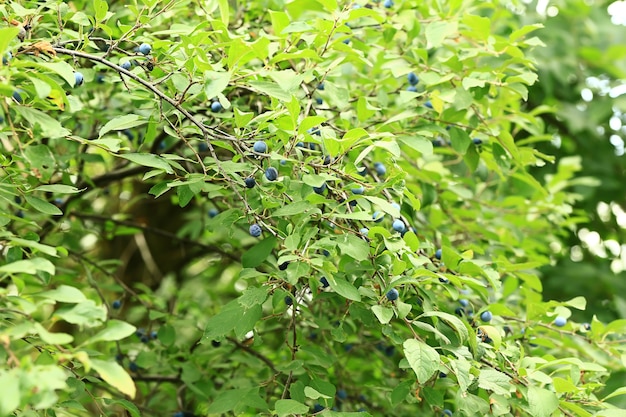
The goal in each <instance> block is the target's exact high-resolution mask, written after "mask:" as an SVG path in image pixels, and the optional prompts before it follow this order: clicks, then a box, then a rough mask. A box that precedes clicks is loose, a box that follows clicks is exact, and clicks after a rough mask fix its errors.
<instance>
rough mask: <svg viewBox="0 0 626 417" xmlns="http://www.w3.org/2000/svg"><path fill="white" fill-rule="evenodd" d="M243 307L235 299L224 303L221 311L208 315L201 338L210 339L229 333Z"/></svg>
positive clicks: (241, 313)
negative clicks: (211, 315)
mask: <svg viewBox="0 0 626 417" xmlns="http://www.w3.org/2000/svg"><path fill="white" fill-rule="evenodd" d="M244 311H245V309H244V307H243V306H242V305H240V304H239V303H238V302H237V301H236V300H235V301H231V302H230V303H228V304H226V305H225V306H224V307H223V308H222V311H220V312H219V313H218V314H216V315H214V316H213V317H210V318H209V320H208V321H207V324H206V327H205V329H204V336H203V339H205V340H209V341H212V340H214V339H219V338H222V337H224V336H225V335H226V334H228V333H230V332H231V331H232V330H233V329H234V328H235V325H236V324H237V321H238V320H239V318H241V316H242V315H243V313H244Z"/></svg>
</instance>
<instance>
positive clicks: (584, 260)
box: [520, 0, 626, 405]
mask: <svg viewBox="0 0 626 417" xmlns="http://www.w3.org/2000/svg"><path fill="white" fill-rule="evenodd" d="M526 10H527V11H526V13H524V14H522V15H520V20H521V21H522V22H523V23H525V24H529V23H536V22H541V23H543V25H544V26H545V27H544V28H543V29H542V30H541V31H540V32H539V36H540V38H541V40H542V41H543V43H544V44H545V46H544V47H542V48H535V49H534V50H533V51H532V53H531V54H532V55H533V56H534V57H535V59H536V63H537V70H538V74H539V82H538V83H536V84H535V85H533V86H532V87H530V89H529V94H528V102H527V109H528V111H529V112H530V111H537V110H541V109H544V108H546V107H547V108H549V109H551V110H554V112H552V111H549V112H541V114H540V115H539V117H540V118H541V119H542V120H543V122H544V123H545V125H546V130H547V132H548V133H551V136H550V137H548V138H547V139H548V140H546V141H545V142H541V143H537V145H536V148H537V149H539V150H541V151H542V152H545V153H547V154H550V155H554V156H555V157H556V160H557V161H559V160H563V159H565V158H572V159H570V160H571V161H572V163H573V164H574V165H576V166H578V167H579V171H578V172H577V174H576V175H577V179H576V181H574V183H575V184H576V185H574V187H573V188H572V189H571V191H573V192H575V193H576V194H578V195H579V199H578V201H577V203H576V204H575V205H574V208H575V217H578V218H579V222H578V223H577V224H575V225H572V227H571V228H570V229H569V233H567V234H566V235H564V236H563V240H562V241H561V242H558V243H557V242H555V243H554V245H553V246H552V248H551V249H552V251H553V252H552V258H553V260H552V263H551V264H550V265H549V266H545V267H543V268H541V273H542V280H543V285H544V298H545V299H555V300H567V299H570V298H572V297H574V296H576V295H584V296H585V297H586V298H587V302H588V311H589V312H593V314H595V315H596V316H597V317H598V318H599V319H600V320H601V321H610V320H615V319H618V318H626V242H625V241H624V240H625V239H624V238H625V237H626V233H625V228H626V156H625V155H624V153H625V149H624V138H625V137H626V126H625V125H626V115H625V114H624V113H626V43H625V40H626V2H624V1H588V0H564V1H549V2H548V1H538V2H531V3H528V4H527V9H526ZM556 170H557V165H556V164H555V165H550V164H548V165H546V166H544V167H541V168H539V169H535V170H534V174H535V175H536V176H537V177H538V178H545V177H547V176H550V175H554V174H555V173H556ZM547 173H549V174H547ZM574 316H576V313H575V314H574ZM625 380H626V374H624V373H623V372H616V373H615V374H614V375H613V376H612V378H611V380H610V381H609V382H608V386H607V391H609V390H610V389H611V388H616V387H619V386H622V385H623V383H624V381H625ZM619 400H620V401H623V399H619ZM622 405H626V403H623V402H622Z"/></svg>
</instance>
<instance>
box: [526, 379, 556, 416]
mask: <svg viewBox="0 0 626 417" xmlns="http://www.w3.org/2000/svg"><path fill="white" fill-rule="evenodd" d="M526 395H527V398H528V408H529V409H530V412H531V413H532V415H533V416H534V417H550V416H551V415H552V413H554V412H555V411H556V409H557V408H559V399H558V398H557V397H556V394H555V393H554V392H552V391H548V390H547V389H544V388H539V387H536V386H534V385H530V386H529V387H528V392H527V394H526Z"/></svg>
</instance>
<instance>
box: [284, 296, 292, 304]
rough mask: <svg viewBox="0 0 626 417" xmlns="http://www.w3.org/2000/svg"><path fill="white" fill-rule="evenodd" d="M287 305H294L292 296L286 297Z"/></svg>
mask: <svg viewBox="0 0 626 417" xmlns="http://www.w3.org/2000/svg"><path fill="white" fill-rule="evenodd" d="M285 304H287V305H288V306H291V305H293V298H291V297H290V296H288V295H287V296H285Z"/></svg>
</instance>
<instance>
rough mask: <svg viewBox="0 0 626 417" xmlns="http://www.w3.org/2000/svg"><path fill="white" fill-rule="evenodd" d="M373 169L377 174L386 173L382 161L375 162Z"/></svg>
mask: <svg viewBox="0 0 626 417" xmlns="http://www.w3.org/2000/svg"><path fill="white" fill-rule="evenodd" d="M374 169H375V170H376V173H377V174H378V175H385V174H386V173H387V168H386V167H385V165H383V163H382V162H375V163H374Z"/></svg>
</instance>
